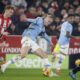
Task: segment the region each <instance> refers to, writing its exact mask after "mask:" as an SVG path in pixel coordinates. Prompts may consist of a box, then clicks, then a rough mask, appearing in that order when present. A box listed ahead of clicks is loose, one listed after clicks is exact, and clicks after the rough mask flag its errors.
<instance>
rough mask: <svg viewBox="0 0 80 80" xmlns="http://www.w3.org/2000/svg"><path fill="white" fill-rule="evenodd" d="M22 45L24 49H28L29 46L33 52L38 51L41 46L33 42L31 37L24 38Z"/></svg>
mask: <svg viewBox="0 0 80 80" xmlns="http://www.w3.org/2000/svg"><path fill="white" fill-rule="evenodd" d="M21 44H22V47H27V46H29V47H30V48H31V49H32V51H36V50H37V49H39V48H40V47H39V45H38V44H37V43H36V42H35V41H33V40H32V39H31V38H30V37H27V36H26V37H23V38H22V40H21Z"/></svg>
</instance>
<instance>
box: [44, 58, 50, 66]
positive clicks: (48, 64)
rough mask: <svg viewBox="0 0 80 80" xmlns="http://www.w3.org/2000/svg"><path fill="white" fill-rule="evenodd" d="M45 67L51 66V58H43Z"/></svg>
mask: <svg viewBox="0 0 80 80" xmlns="http://www.w3.org/2000/svg"><path fill="white" fill-rule="evenodd" d="M43 63H44V67H51V64H50V63H49V60H48V59H47V58H45V59H43Z"/></svg>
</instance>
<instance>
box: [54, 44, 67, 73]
mask: <svg viewBox="0 0 80 80" xmlns="http://www.w3.org/2000/svg"><path fill="white" fill-rule="evenodd" d="M55 52H56V53H57V54H56V57H57V62H56V65H55V68H56V70H55V72H56V74H57V75H59V74H60V71H61V65H62V62H63V60H64V59H65V56H66V54H67V53H68V45H65V46H59V45H57V46H56V48H55Z"/></svg>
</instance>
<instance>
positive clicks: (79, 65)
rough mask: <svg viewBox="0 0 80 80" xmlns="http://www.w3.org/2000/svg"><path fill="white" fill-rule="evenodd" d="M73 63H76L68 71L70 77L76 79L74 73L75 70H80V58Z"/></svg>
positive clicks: (75, 72)
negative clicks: (70, 70)
mask: <svg viewBox="0 0 80 80" xmlns="http://www.w3.org/2000/svg"><path fill="white" fill-rule="evenodd" d="M75 64H76V67H75V68H74V69H73V70H72V72H70V77H71V78H72V79H73V80H76V74H77V72H79V71H80V59H79V60H76V62H75Z"/></svg>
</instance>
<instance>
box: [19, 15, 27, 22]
mask: <svg viewBox="0 0 80 80" xmlns="http://www.w3.org/2000/svg"><path fill="white" fill-rule="evenodd" d="M20 21H21V22H26V21H27V17H26V15H25V14H22V15H21V16H20Z"/></svg>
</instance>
